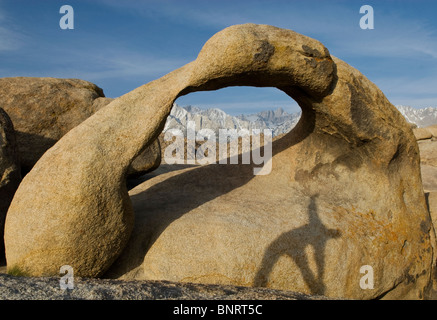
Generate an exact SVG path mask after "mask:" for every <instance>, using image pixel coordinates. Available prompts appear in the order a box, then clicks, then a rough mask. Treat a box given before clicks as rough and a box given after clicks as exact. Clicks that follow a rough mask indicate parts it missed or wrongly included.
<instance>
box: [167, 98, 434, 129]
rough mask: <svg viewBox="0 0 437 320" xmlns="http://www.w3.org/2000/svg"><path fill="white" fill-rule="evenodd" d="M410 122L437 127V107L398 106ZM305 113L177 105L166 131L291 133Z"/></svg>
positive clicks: (168, 120) (282, 110) (419, 125)
mask: <svg viewBox="0 0 437 320" xmlns="http://www.w3.org/2000/svg"><path fill="white" fill-rule="evenodd" d="M396 108H397V109H398V110H399V111H400V112H401V114H402V115H403V116H404V117H405V119H406V120H407V121H408V122H411V123H414V124H416V125H417V126H418V127H427V126H429V125H432V124H437V108H434V107H427V108H422V109H416V108H413V107H410V106H402V105H399V106H396ZM300 116H301V112H296V113H288V112H286V111H285V110H284V109H282V108H277V109H275V110H266V111H261V112H258V113H254V114H249V115H244V114H241V115H238V116H232V115H229V114H227V113H226V112H224V111H223V110H220V109H218V108H210V109H200V108H198V107H195V106H185V107H181V106H179V105H177V104H174V106H173V109H172V111H171V113H170V115H169V117H168V118H167V121H166V123H165V127H164V132H166V131H168V130H174V129H179V130H181V131H182V133H184V134H185V132H186V130H187V123H188V122H189V121H193V122H194V123H195V130H196V131H200V130H202V129H210V130H212V131H213V132H214V133H215V134H216V136H218V130H219V129H235V130H237V131H239V130H243V129H246V130H249V132H251V130H253V129H260V130H261V131H262V130H264V129H270V130H271V131H272V134H273V136H277V135H280V134H283V133H287V132H289V131H290V130H291V129H293V128H294V126H295V125H296V124H297V123H298V121H299V119H300Z"/></svg>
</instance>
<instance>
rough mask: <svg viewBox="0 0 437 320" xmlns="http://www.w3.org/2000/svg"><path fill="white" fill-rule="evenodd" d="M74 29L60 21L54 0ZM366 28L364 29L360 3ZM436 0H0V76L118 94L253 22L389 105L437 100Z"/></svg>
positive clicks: (194, 100)
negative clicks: (367, 16) (334, 63)
mask: <svg viewBox="0 0 437 320" xmlns="http://www.w3.org/2000/svg"><path fill="white" fill-rule="evenodd" d="M64 4H68V5H71V6H72V7H73V9H74V29H73V30H62V29H61V28H60V27H59V20H60V19H61V17H62V16H63V14H60V13H59V9H60V7H61V6H62V5H64ZM365 4H367V5H371V6H372V7H373V9H374V24H375V25H374V27H375V28H374V29H373V30H362V29H361V28H360V26H359V21H360V18H361V17H362V16H363V15H362V14H360V13H359V10H360V7H361V6H362V5H365ZM436 16H437V1H435V0H378V1H367V0H364V1H358V0H344V1H340V0H338V1H333V0H318V1H317V0H312V1H303V0H288V1H280V0H263V1H257V0H232V1H228V0H215V1H211V0H168V1H165V0H160V1H154V0H143V1H134V0H123V1H121V0H97V1H85V0H62V1H59V0H38V1H36V0H27V1H26V0H0V75H1V76H2V77H13V76H35V77H58V78H79V79H84V80H88V81H91V82H93V83H95V84H97V85H98V86H100V87H101V88H102V89H103V90H104V92H105V95H106V96H108V97H118V96H120V95H123V94H125V93H127V92H129V91H131V90H133V89H135V88H136V87H138V86H140V85H142V84H144V83H147V82H149V81H152V80H154V79H157V78H159V77H161V76H163V75H165V74H166V73H168V72H170V71H172V70H174V69H176V68H179V67H181V66H182V65H184V64H186V63H188V62H190V61H192V60H194V59H195V58H196V56H197V54H198V52H199V51H200V49H201V48H202V46H203V44H204V43H205V42H206V41H207V40H208V39H209V38H210V37H211V36H212V35H213V34H215V33H216V32H218V31H220V30H222V29H224V28H226V27H228V26H230V25H233V24H241V23H248V22H251V23H260V24H270V25H274V26H278V27H282V28H287V29H292V30H294V31H297V32H299V33H302V34H304V35H307V36H310V37H312V38H315V39H317V40H320V41H321V42H322V43H323V44H324V45H325V46H326V47H327V48H328V49H329V51H330V53H331V54H332V55H334V56H336V57H338V58H340V59H342V60H344V61H346V62H347V63H349V64H350V65H352V66H354V67H356V68H357V69H358V70H360V71H361V72H362V73H363V74H364V75H365V76H367V77H368V78H369V79H370V80H371V81H373V82H374V83H376V84H377V85H378V86H379V87H380V88H381V90H382V91H383V92H384V93H385V94H386V96H387V97H388V99H389V100H390V101H391V102H392V103H393V104H395V105H398V104H403V105H411V106H413V107H416V108H422V107H427V106H434V107H437V19H436ZM177 103H178V104H180V105H189V104H192V105H196V106H199V107H202V108H209V107H218V108H221V109H223V110H224V111H226V112H228V113H231V114H240V113H246V114H247V113H253V112H258V111H261V110H266V109H274V108H277V107H283V108H284V109H285V110H287V111H289V112H294V111H297V110H298V106H297V105H296V104H295V102H294V101H293V100H291V99H290V98H288V97H287V96H286V95H285V94H284V93H282V92H280V91H279V90H277V89H275V88H248V87H233V88H226V89H222V90H218V91H214V92H201V93H192V94H189V95H187V96H185V97H181V98H179V99H178V100H177Z"/></svg>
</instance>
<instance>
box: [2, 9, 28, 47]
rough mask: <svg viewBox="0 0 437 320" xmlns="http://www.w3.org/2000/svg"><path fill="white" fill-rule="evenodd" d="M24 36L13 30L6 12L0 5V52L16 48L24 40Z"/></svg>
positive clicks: (21, 44) (20, 45)
mask: <svg viewBox="0 0 437 320" xmlns="http://www.w3.org/2000/svg"><path fill="white" fill-rule="evenodd" d="M24 40H25V36H24V35H23V34H21V33H20V32H18V31H16V30H15V26H14V24H13V23H12V22H11V21H9V19H8V18H7V15H6V13H5V12H4V10H3V9H2V8H1V7H0V52H5V51H14V50H18V49H20V48H21V47H22V46H23V43H24V42H25V41H24Z"/></svg>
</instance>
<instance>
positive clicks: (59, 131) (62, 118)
mask: <svg viewBox="0 0 437 320" xmlns="http://www.w3.org/2000/svg"><path fill="white" fill-rule="evenodd" d="M113 100H114V99H111V98H106V97H105V96H104V94H103V90H102V89H101V88H99V87H98V86H96V85H95V84H93V83H91V82H88V81H84V80H79V79H57V78H34V77H15V78H0V106H2V107H3V108H4V110H5V111H6V112H7V113H8V114H9V116H10V117H11V119H12V122H13V123H14V127H15V131H16V135H17V143H18V147H19V152H20V161H21V167H22V170H23V173H24V174H25V173H27V172H29V171H30V170H31V168H32V167H33V166H34V165H35V163H36V162H37V161H38V160H39V158H41V156H42V155H43V154H44V153H45V152H46V151H47V150H48V149H49V148H51V147H52V146H53V145H54V144H55V143H56V142H57V141H58V140H59V139H60V138H62V136H64V135H65V134H66V133H67V132H68V131H70V130H71V129H73V128H74V127H76V126H77V125H79V124H80V123H81V122H83V121H84V120H85V119H87V118H88V117H90V116H91V115H93V114H94V113H95V112H96V111H97V110H99V109H101V108H103V107H104V106H106V105H107V104H109V103H110V102H111V101H113ZM157 149H159V142H158V141H154V142H153V144H152V147H151V148H147V149H145V150H144V152H143V153H142V154H141V155H139V159H136V160H135V166H134V167H131V169H130V171H129V174H130V175H132V176H138V175H142V174H144V173H146V172H149V171H151V170H154V169H155V168H156V167H157V166H159V164H160V156H161V154H160V152H156V150H157Z"/></svg>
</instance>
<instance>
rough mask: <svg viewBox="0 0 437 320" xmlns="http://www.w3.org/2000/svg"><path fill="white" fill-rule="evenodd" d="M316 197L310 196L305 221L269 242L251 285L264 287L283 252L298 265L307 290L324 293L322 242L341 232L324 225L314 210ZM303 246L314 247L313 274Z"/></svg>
mask: <svg viewBox="0 0 437 320" xmlns="http://www.w3.org/2000/svg"><path fill="white" fill-rule="evenodd" d="M317 197H318V194H315V195H313V196H311V200H310V204H309V205H308V216H309V222H308V224H306V225H304V226H302V227H299V228H297V229H293V230H290V231H288V232H284V233H283V234H281V235H280V236H279V237H278V238H277V239H276V240H275V241H273V242H272V243H271V244H270V245H269V247H268V248H267V250H266V252H265V254H264V258H263V260H262V262H261V267H260V269H259V270H258V272H257V274H256V276H255V279H254V282H253V285H254V286H255V287H266V286H267V284H268V281H269V276H270V273H271V272H272V270H273V267H274V266H275V264H276V262H277V261H278V259H279V258H280V257H281V256H282V255H287V256H288V257H290V258H291V259H293V261H294V262H295V263H296V265H297V266H298V268H299V270H300V272H301V274H302V277H303V280H304V281H305V283H306V285H307V286H308V287H309V289H310V291H311V294H319V295H323V294H324V293H325V285H324V283H323V275H324V269H325V246H326V242H327V241H328V240H329V239H333V238H338V237H339V236H340V235H341V232H340V231H339V230H337V229H328V228H326V227H325V226H324V225H323V223H322V221H321V220H320V218H319V216H318V213H317V205H316V198H317ZM307 246H312V247H313V249H314V254H315V261H316V266H317V274H314V272H313V271H312V270H311V268H310V266H309V257H308V255H307V254H306V252H305V248H306V247H307Z"/></svg>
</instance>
